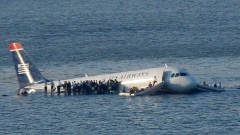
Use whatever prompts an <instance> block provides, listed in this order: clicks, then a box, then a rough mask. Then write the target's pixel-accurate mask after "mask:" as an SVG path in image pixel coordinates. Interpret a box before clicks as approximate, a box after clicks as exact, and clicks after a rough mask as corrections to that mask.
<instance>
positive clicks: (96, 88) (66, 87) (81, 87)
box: [51, 79, 120, 95]
mask: <svg viewBox="0 0 240 135" xmlns="http://www.w3.org/2000/svg"><path fill="white" fill-rule="evenodd" d="M54 85H55V84H54V83H51V91H53V90H54ZM119 86H120V82H118V81H117V80H116V79H115V80H108V81H97V80H87V81H80V82H76V81H73V82H70V81H64V83H61V81H60V80H59V81H58V85H57V89H56V90H57V93H58V94H60V92H61V90H63V91H64V93H66V94H71V93H73V94H75V95H84V94H108V93H117V92H119Z"/></svg>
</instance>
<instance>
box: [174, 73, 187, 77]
mask: <svg viewBox="0 0 240 135" xmlns="http://www.w3.org/2000/svg"><path fill="white" fill-rule="evenodd" d="M187 75H188V74H187V73H173V74H172V75H171V77H178V76H187Z"/></svg>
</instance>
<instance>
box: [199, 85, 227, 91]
mask: <svg viewBox="0 0 240 135" xmlns="http://www.w3.org/2000/svg"><path fill="white" fill-rule="evenodd" d="M196 89H197V90H198V91H212V92H221V91H225V89H224V88H215V87H212V86H205V85H202V84H197V87H196Z"/></svg>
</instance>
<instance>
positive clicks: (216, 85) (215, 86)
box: [203, 81, 222, 89]
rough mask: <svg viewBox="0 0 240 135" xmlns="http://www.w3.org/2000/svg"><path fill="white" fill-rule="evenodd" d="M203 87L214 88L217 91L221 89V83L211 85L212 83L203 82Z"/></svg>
mask: <svg viewBox="0 0 240 135" xmlns="http://www.w3.org/2000/svg"><path fill="white" fill-rule="evenodd" d="M203 85H204V86H210V87H214V88H219V89H221V88H222V84H221V83H219V84H217V83H214V85H212V83H208V84H207V83H206V82H205V81H204V82H203Z"/></svg>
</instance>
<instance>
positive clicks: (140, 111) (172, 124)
mask: <svg viewBox="0 0 240 135" xmlns="http://www.w3.org/2000/svg"><path fill="white" fill-rule="evenodd" d="M239 9H240V2H239V1H238V0H231V1H223V0H219V1H210V0H196V1H175V0H161V1H159V0H158V1H157V0H156V1H154V0H151V1H133V0H129V1H126V2H121V1H117V0H113V1H104V0H100V1H96V0H90V1H77V0H70V1H40V2H37V1H34V2H33V1H32V2H29V1H26V0H22V1H17V0H8V1H6V0H5V1H4V0H3V1H1V4H0V12H1V15H0V47H1V49H0V56H1V58H0V73H1V76H0V80H1V81H0V94H1V95H5V94H6V95H8V96H1V97H0V101H1V106H0V110H1V111H0V116H1V117H0V133H1V134H239V133H240V128H239V127H240V118H239V116H240V107H239V100H240V97H239V94H240V91H238V90H231V91H226V92H222V93H211V92H206V93H197V94H191V95H159V96H144V97H119V96H118V95H90V96H54V97H51V96H44V94H43V93H37V94H33V95H29V96H24V97H21V96H20V97H19V96H17V95H16V89H17V88H18V84H17V80H16V75H15V71H14V68H13V63H12V58H11V54H10V52H9V48H8V44H9V43H10V42H21V43H22V45H23V47H24V48H25V50H26V51H27V52H28V54H29V55H30V57H31V58H32V59H33V61H34V62H35V64H36V65H37V67H38V68H39V69H40V71H41V72H42V74H43V75H44V76H45V77H46V78H48V79H54V80H58V79H64V78H73V77H80V76H83V75H84V74H85V73H86V74H88V75H97V74H104V73H113V72H119V71H128V70H137V69H144V68H152V67H159V66H164V63H167V64H168V65H170V66H178V67H183V68H185V69H187V70H188V71H189V72H190V73H191V74H193V75H194V76H195V78H196V79H197V81H198V82H203V81H206V82H211V83H215V82H222V84H223V86H226V87H227V88H236V87H237V86H239V85H240V82H239V79H240V77H239V76H240V74H239V67H240V53H239V50H240V46H239V43H240V26H239V24H240V10H239Z"/></svg>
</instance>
